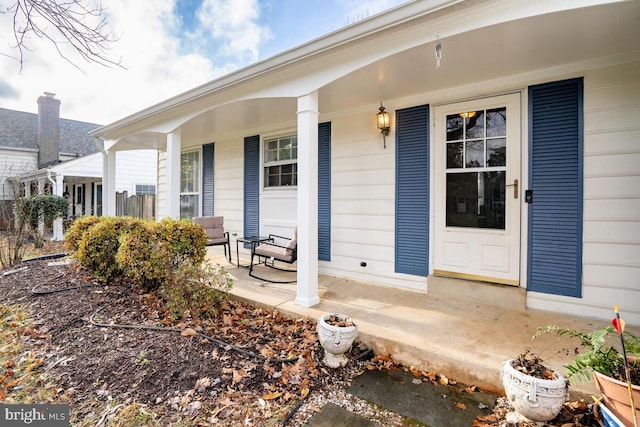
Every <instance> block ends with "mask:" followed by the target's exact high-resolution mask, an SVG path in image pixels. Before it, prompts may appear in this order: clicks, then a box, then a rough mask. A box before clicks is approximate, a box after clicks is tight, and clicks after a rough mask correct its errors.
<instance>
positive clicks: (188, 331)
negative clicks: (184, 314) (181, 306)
mask: <svg viewBox="0 0 640 427" xmlns="http://www.w3.org/2000/svg"><path fill="white" fill-rule="evenodd" d="M196 334H197V332H196V331H195V329H192V328H186V329H185V330H184V331H182V332H180V335H182V336H183V337H192V336H194V335H196Z"/></svg>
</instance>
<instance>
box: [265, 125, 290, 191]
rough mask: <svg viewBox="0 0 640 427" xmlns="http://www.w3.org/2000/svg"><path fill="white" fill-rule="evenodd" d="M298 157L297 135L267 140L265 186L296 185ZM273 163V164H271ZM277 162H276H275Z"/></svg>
mask: <svg viewBox="0 0 640 427" xmlns="http://www.w3.org/2000/svg"><path fill="white" fill-rule="evenodd" d="M297 158H298V138H297V136H295V135H294V136H286V137H282V138H276V139H272V140H269V141H265V155H264V163H265V165H264V166H265V168H264V186H265V187H279V186H285V185H286V186H290V185H296V182H297V176H296V174H297V169H296V163H295V161H296V160H297ZM269 163H271V165H269ZM274 163H275V164H274Z"/></svg>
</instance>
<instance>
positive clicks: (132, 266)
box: [116, 219, 206, 291]
mask: <svg viewBox="0 0 640 427" xmlns="http://www.w3.org/2000/svg"><path fill="white" fill-rule="evenodd" d="M205 242H206V234H205V233H204V231H202V229H200V227H198V226H196V225H194V224H193V223H192V222H190V221H187V220H179V221H177V220H173V219H165V220H163V221H162V222H160V223H157V222H146V223H145V224H144V227H139V228H137V229H136V230H131V231H130V232H128V233H127V234H124V235H122V236H121V237H120V247H119V249H118V253H117V255H116V262H117V263H118V265H119V267H120V268H121V269H122V271H123V272H124V273H125V274H126V275H127V276H128V277H130V278H132V279H133V280H135V281H136V283H137V284H138V285H141V286H142V287H143V288H145V289H146V290H148V291H151V290H157V289H158V287H159V286H160V285H161V284H162V282H163V281H165V280H168V279H169V277H170V276H171V275H172V274H173V273H174V272H175V271H176V270H177V269H178V267H179V266H180V265H182V264H184V263H189V264H192V265H195V266H199V265H200V264H202V261H203V260H204V256H205V251H206V246H205Z"/></svg>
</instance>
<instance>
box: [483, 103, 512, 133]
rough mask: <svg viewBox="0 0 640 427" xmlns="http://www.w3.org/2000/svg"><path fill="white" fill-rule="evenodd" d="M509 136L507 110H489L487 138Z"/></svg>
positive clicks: (503, 108)
mask: <svg viewBox="0 0 640 427" xmlns="http://www.w3.org/2000/svg"><path fill="white" fill-rule="evenodd" d="M506 135H507V109H506V108H505V107H502V108H494V109H493V110H487V137H493V136H506Z"/></svg>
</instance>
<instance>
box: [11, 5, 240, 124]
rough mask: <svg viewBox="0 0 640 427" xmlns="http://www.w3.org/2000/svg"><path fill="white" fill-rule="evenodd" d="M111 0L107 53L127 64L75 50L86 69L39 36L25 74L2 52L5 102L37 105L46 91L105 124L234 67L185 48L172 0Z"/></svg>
mask: <svg viewBox="0 0 640 427" xmlns="http://www.w3.org/2000/svg"><path fill="white" fill-rule="evenodd" d="M105 5H107V6H108V14H109V16H108V18H109V23H110V26H111V29H112V31H113V33H114V35H115V36H116V37H117V38H118V41H117V42H116V43H114V44H113V45H112V46H111V51H110V52H109V54H110V55H111V56H112V57H114V58H116V59H118V58H122V65H123V66H124V67H126V69H120V68H105V67H102V66H99V65H96V64H87V63H85V62H83V61H82V60H81V59H78V57H73V59H74V62H75V63H77V64H78V66H80V67H81V68H82V72H81V71H79V70H78V69H77V68H75V67H73V66H72V65H70V64H69V63H67V62H65V61H64V60H63V59H61V58H60V56H59V55H58V53H57V52H56V50H55V47H53V46H51V45H50V44H47V43H44V42H42V41H40V40H37V39H35V40H34V41H33V43H32V47H33V48H35V49H36V50H34V51H32V52H28V56H27V58H26V59H27V60H26V61H25V64H24V68H23V71H22V72H21V73H19V63H18V62H17V61H15V60H11V59H9V58H7V57H6V56H0V72H2V75H3V79H4V86H3V88H2V89H3V90H2V91H1V92H0V107H2V108H10V109H16V110H22V111H29V112H37V104H36V99H37V98H38V96H40V95H41V94H42V93H43V92H45V91H48V92H53V93H56V96H57V98H59V99H60V100H61V101H62V106H61V115H62V116H63V117H64V118H70V119H75V120H81V121H89V122H96V123H101V124H107V123H109V122H111V121H114V120H117V119H119V118H122V117H125V116H127V115H129V114H132V113H134V112H136V111H138V110H140V109H143V108H146V107H148V106H150V105H152V104H155V103H157V102H160V101H162V100H164V99H166V98H169V97H171V96H174V95H176V94H178V93H181V92H184V91H186V90H188V89H190V88H193V87H195V86H197V85H199V84H202V83H205V82H207V81H209V80H211V79H213V78H215V77H217V76H219V75H221V74H224V73H227V72H229V71H230V67H236V66H235V64H234V65H231V66H227V65H226V64H219V65H217V66H214V65H213V63H212V60H211V58H209V57H208V56H207V55H205V54H201V53H197V52H195V53H194V52H189V51H185V50H184V49H183V46H182V42H181V39H180V38H179V37H178V25H179V20H178V19H177V18H176V17H175V15H174V0H154V1H153V2H150V1H134V2H132V1H127V0H111V1H109V2H105ZM5 18H6V16H2V15H0V20H2V21H0V25H2V28H8V27H6V26H5V25H4V24H6V23H7V22H6V21H5ZM1 37H4V38H0V52H2V53H4V52H6V51H7V49H6V48H5V46H6V43H5V41H6V37H7V32H6V30H4V33H2V34H1ZM10 95H13V96H10Z"/></svg>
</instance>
